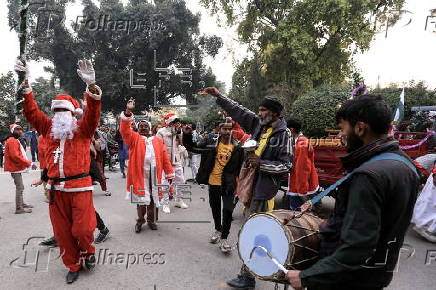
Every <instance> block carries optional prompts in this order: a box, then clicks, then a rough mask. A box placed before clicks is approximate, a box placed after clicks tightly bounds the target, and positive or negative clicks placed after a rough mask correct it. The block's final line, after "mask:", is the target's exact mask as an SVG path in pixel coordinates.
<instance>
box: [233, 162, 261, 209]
mask: <svg viewBox="0 0 436 290" xmlns="http://www.w3.org/2000/svg"><path fill="white" fill-rule="evenodd" d="M255 178H256V168H252V167H250V166H249V164H248V162H244V164H243V165H242V168H241V171H240V173H239V177H238V184H237V185H236V190H235V194H236V195H237V196H238V197H239V201H241V202H242V203H247V202H249V201H250V200H251V196H252V195H253V187H254V180H255Z"/></svg>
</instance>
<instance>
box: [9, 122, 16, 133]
mask: <svg viewBox="0 0 436 290" xmlns="http://www.w3.org/2000/svg"><path fill="white" fill-rule="evenodd" d="M17 127H18V125H17V124H14V125H13V126H12V127H11V129H10V130H11V134H14V130H15V128H17Z"/></svg>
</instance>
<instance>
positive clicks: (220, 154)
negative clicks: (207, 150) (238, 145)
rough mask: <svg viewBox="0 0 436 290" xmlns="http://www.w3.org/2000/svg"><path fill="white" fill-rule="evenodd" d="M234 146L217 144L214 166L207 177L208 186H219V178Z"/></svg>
mask: <svg viewBox="0 0 436 290" xmlns="http://www.w3.org/2000/svg"><path fill="white" fill-rule="evenodd" d="M234 147H235V146H234V145H233V144H231V143H230V144H228V145H226V144H223V143H221V142H220V143H218V147H217V149H216V151H217V153H216V157H215V165H214V166H213V169H212V172H211V173H210V175H209V184H210V185H221V176H222V174H223V170H224V167H225V166H226V164H227V162H229V160H230V156H231V155H232V151H233V148H234Z"/></svg>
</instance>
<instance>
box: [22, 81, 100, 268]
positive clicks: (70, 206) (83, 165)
mask: <svg viewBox="0 0 436 290" xmlns="http://www.w3.org/2000/svg"><path fill="white" fill-rule="evenodd" d="M97 88H98V87H97ZM98 91H99V94H98V95H94V94H92V93H90V92H89V91H88V89H87V92H86V94H85V97H86V102H87V108H86V111H85V113H84V116H83V118H82V119H81V120H78V121H77V129H76V130H75V131H74V135H73V136H72V138H71V139H70V137H71V136H69V138H65V139H54V138H53V135H52V133H51V129H52V124H53V122H52V119H50V118H48V117H47V116H46V115H45V114H44V113H43V112H42V111H40V110H39V108H38V106H37V104H36V102H35V100H34V94H33V92H31V91H30V92H26V90H25V95H24V104H23V108H24V115H25V117H26V119H27V120H28V122H29V123H30V124H31V126H32V127H34V128H36V130H37V131H38V133H39V134H40V135H42V136H44V138H45V139H46V141H47V147H46V148H47V150H46V152H47V154H46V158H45V160H46V166H47V169H48V177H49V178H50V181H49V184H48V185H47V186H48V187H50V186H51V184H53V185H54V189H55V191H53V193H54V194H52V192H51V193H50V195H51V196H50V199H51V200H52V202H51V203H50V206H49V208H50V219H51V222H52V226H53V232H54V235H55V237H56V240H57V243H58V245H59V248H60V252H61V253H63V255H62V260H63V262H64V264H65V266H66V267H68V268H69V269H70V271H71V272H77V271H78V270H80V268H81V256H82V257H86V256H89V255H92V254H94V253H95V247H94V246H93V244H92V243H93V241H94V236H93V232H94V229H95V227H96V217H95V210H94V204H93V199H92V190H93V186H92V181H91V177H90V176H89V165H90V154H89V152H90V144H91V138H92V136H93V134H94V132H95V130H96V128H97V126H98V123H99V120H100V99H101V90H100V88H98ZM56 108H64V109H68V110H70V111H71V112H74V113H76V114H80V111H81V109H80V108H79V104H78V102H77V100H75V99H73V98H72V97H70V96H68V95H59V96H57V97H56V99H55V100H53V101H52V110H53V109H56ZM59 179H60V180H59ZM53 195H54V196H53Z"/></svg>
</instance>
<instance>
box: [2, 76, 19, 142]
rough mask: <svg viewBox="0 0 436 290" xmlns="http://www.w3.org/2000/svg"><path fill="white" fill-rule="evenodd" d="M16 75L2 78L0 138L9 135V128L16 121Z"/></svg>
mask: <svg viewBox="0 0 436 290" xmlns="http://www.w3.org/2000/svg"><path fill="white" fill-rule="evenodd" d="M15 86H16V81H15V79H14V73H13V72H11V71H10V72H8V73H6V74H2V75H1V76H0V99H1V101H0V134H1V135H0V136H1V138H3V137H4V136H5V135H6V134H8V133H9V130H8V126H9V124H12V123H13V122H14V121H15V115H14V101H15Z"/></svg>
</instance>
